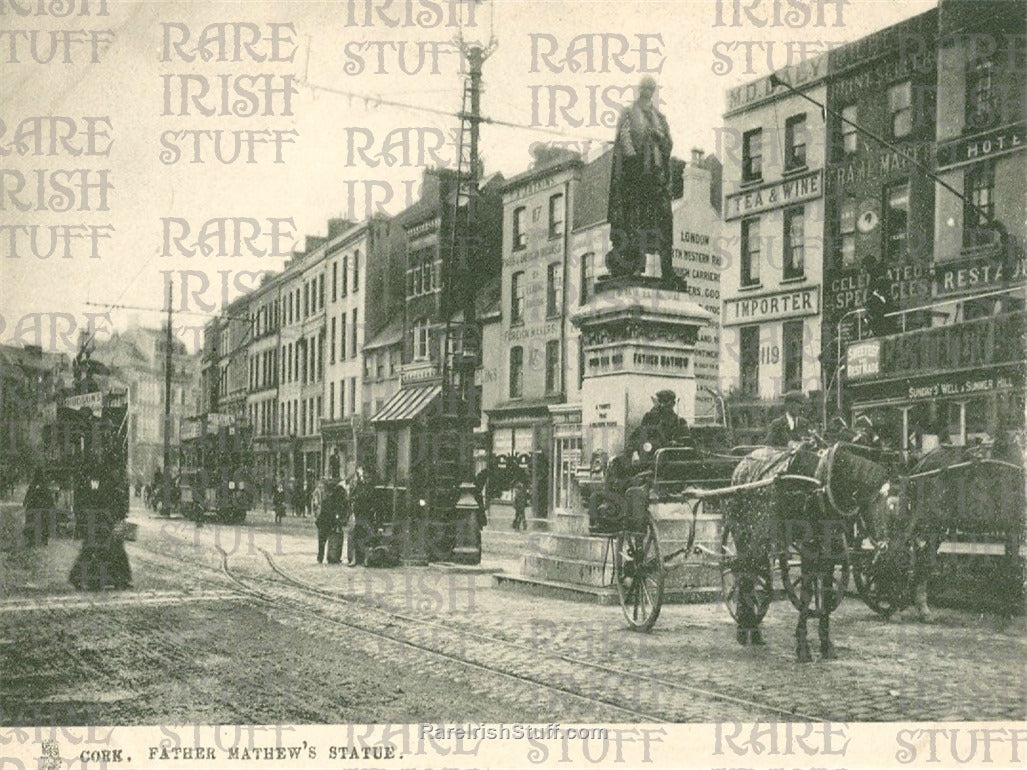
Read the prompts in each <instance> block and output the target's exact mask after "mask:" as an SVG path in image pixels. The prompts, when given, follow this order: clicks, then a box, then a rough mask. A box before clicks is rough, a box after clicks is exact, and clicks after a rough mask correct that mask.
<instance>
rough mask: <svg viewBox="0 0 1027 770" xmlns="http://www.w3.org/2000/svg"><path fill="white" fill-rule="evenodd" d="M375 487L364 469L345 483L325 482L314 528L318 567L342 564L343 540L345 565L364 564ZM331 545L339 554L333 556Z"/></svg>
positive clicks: (336, 480)
mask: <svg viewBox="0 0 1027 770" xmlns="http://www.w3.org/2000/svg"><path fill="white" fill-rule="evenodd" d="M373 489H374V484H373V482H372V480H371V479H370V478H369V476H368V474H367V472H366V471H365V470H364V469H363V468H357V470H356V473H355V474H354V475H353V476H352V477H351V478H348V479H334V478H332V479H329V480H328V481H326V482H325V489H324V494H323V495H322V497H321V507H320V509H319V510H318V512H317V516H316V518H315V519H314V525H315V527H316V528H317V563H318V564H323V563H325V562H326V561H327V562H328V563H329V564H332V563H335V562H337V561H340V560H341V551H342V547H341V545H342V539H343V537H344V536H345V542H346V564H347V566H350V567H355V566H357V565H358V564H363V563H364V562H365V560H366V557H367V549H368V547H369V543H370V537H371V535H372V529H373V524H374V511H373V506H372V491H373ZM333 545H334V547H335V548H337V549H338V550H337V551H336V552H335V553H333Z"/></svg>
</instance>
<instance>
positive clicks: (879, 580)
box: [853, 542, 916, 618]
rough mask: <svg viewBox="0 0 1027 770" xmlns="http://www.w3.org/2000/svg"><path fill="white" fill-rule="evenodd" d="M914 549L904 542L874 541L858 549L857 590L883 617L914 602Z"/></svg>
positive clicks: (854, 574) (910, 544) (911, 545)
mask: <svg viewBox="0 0 1027 770" xmlns="http://www.w3.org/2000/svg"><path fill="white" fill-rule="evenodd" d="M915 567H916V549H915V547H914V545H913V543H908V544H906V545H904V546H903V545H900V544H897V543H896V544H889V543H887V542H884V543H876V544H874V545H872V546H871V547H870V548H863V549H861V550H860V552H859V554H858V557H857V558H856V564H855V568H854V569H853V577H854V578H855V581H856V590H857V591H858V592H859V595H860V597H861V598H862V599H863V601H864V602H866V605H867V607H869V608H870V609H872V610H873V611H874V612H876V613H877V614H878V615H880V616H881V617H883V618H888V617H891V616H892V615H893V614H894V613H896V612H898V611H900V610H902V609H904V608H906V607H908V606H909V605H910V604H912V603H913V574H914V569H915Z"/></svg>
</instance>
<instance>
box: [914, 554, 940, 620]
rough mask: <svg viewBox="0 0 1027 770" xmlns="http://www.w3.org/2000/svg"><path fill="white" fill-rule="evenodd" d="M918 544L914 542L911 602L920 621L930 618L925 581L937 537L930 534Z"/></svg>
mask: <svg viewBox="0 0 1027 770" xmlns="http://www.w3.org/2000/svg"><path fill="white" fill-rule="evenodd" d="M932 538H933V542H932V539H931V538H929V539H928V541H927V542H926V543H925V544H924V545H922V546H920V545H918V544H914V546H913V548H914V556H913V558H914V560H915V561H914V563H913V604H914V606H915V607H916V612H917V616H918V617H919V619H920V621H921V622H922V623H927V622H928V621H930V620H931V608H930V607H928V606H927V581H928V579H929V578H930V576H931V570H932V569H933V566H934V562H935V559H936V558H937V553H938V546H939V545H940V542H938V538H937V537H936V536H932Z"/></svg>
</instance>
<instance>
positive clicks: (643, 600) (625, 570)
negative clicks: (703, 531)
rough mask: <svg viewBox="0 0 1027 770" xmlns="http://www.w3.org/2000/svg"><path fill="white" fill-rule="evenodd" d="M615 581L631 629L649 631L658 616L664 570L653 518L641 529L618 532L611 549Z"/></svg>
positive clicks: (661, 598) (664, 575) (661, 602)
mask: <svg viewBox="0 0 1027 770" xmlns="http://www.w3.org/2000/svg"><path fill="white" fill-rule="evenodd" d="M613 569H614V582H615V583H616V584H617V594H618V596H619V597H620V606H621V609H622V610H623V611H624V617H625V618H627V620H628V625H629V626H630V627H631V629H632V630H633V631H648V630H650V629H651V628H652V627H653V626H654V625H655V624H656V619H657V618H658V617H660V607H661V606H662V605H663V583H664V580H665V578H666V571H665V569H664V566H663V558H662V557H661V555H660V541H659V538H658V537H657V535H656V527H655V526H654V525H653V522H652V520H651V519H650V520H647V521H646V525H645V529H644V530H643V531H641V532H621V533H620V534H619V535H617V540H616V542H615V543H614V551H613Z"/></svg>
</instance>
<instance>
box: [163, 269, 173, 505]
mask: <svg viewBox="0 0 1027 770" xmlns="http://www.w3.org/2000/svg"><path fill="white" fill-rule="evenodd" d="M173 286H174V281H169V282H168V325H167V329H165V333H164V474H163V475H164V512H165V513H166V514H170V513H171V342H172V336H171V298H172V296H173V295H172V287H173Z"/></svg>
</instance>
